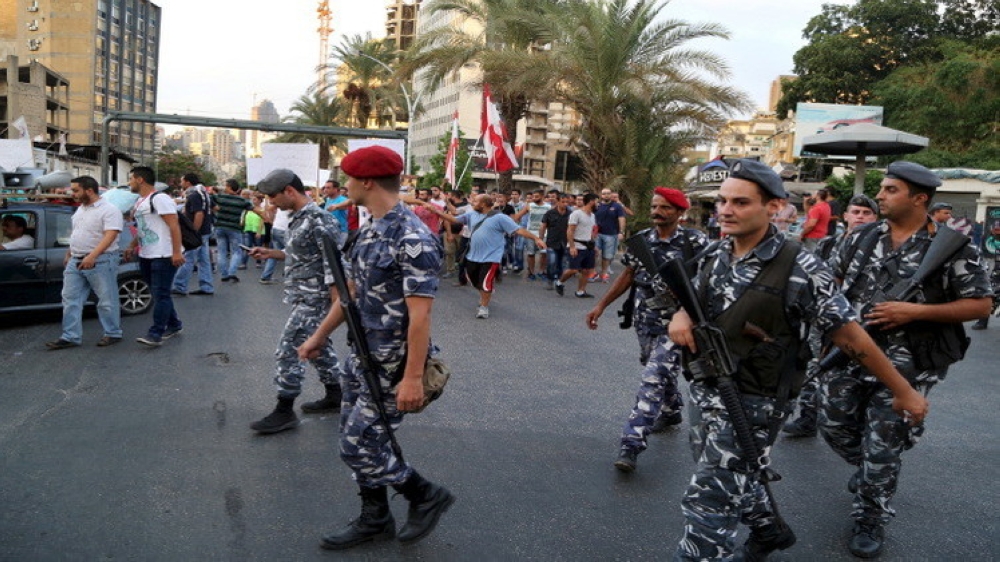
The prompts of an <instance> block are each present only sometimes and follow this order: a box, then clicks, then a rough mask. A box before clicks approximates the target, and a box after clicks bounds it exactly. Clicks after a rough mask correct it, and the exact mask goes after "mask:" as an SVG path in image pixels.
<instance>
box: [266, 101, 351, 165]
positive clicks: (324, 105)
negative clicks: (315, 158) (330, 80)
mask: <svg viewBox="0 0 1000 562" xmlns="http://www.w3.org/2000/svg"><path fill="white" fill-rule="evenodd" d="M291 111H292V113H293V115H290V116H288V117H285V118H284V119H283V121H286V122H289V123H295V124H298V125H322V126H326V127H330V126H336V125H341V124H342V123H343V122H344V121H346V120H347V118H348V112H347V109H346V107H345V104H344V103H343V102H342V101H341V100H339V99H337V98H334V97H328V96H327V95H325V94H324V93H322V92H312V93H311V94H306V95H303V96H300V97H299V99H297V100H295V103H293V104H292V107H291ZM275 141H276V142H311V143H316V144H318V145H319V167H320V168H321V169H323V170H329V169H330V149H331V148H333V147H334V146H336V145H337V144H338V139H337V138H336V137H332V136H329V135H318V134H312V133H285V134H283V135H281V136H279V137H278V138H276V139H275Z"/></svg>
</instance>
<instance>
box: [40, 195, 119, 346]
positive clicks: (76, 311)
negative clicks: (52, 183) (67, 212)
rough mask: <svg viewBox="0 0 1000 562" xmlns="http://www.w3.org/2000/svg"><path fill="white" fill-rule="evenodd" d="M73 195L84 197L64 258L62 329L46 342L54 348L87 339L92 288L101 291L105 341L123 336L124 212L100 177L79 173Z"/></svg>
mask: <svg viewBox="0 0 1000 562" xmlns="http://www.w3.org/2000/svg"><path fill="white" fill-rule="evenodd" d="M70 189H71V190H72V193H73V200H75V201H76V202H77V203H80V206H79V207H77V209H76V212H74V213H73V230H72V233H71V234H70V237H69V250H68V251H67V252H66V257H65V258H64V259H63V264H64V266H65V267H64V269H63V288H62V306H63V319H62V335H61V336H60V337H59V339H57V340H55V341H50V342H48V343H46V344H45V345H46V346H47V347H48V348H49V349H66V348H68V347H77V346H78V345H80V342H81V341H82V339H83V305H84V304H85V303H86V302H87V297H88V296H89V295H90V292H91V291H93V292H94V294H95V295H97V317H98V318H99V319H100V321H101V327H102V328H104V336H103V337H101V339H100V340H98V341H97V345H98V346H99V347H106V346H109V345H113V344H116V343H118V342H120V341H122V317H121V306H120V304H119V302H118V262H119V261H120V259H121V258H120V255H119V253H118V235H119V234H121V231H122V226H123V221H122V213H121V211H119V210H118V207H115V206H114V205H112V204H111V203H109V202H108V201H106V200H104V199H101V196H100V194H99V188H98V185H97V180H95V179H94V178H92V177H90V176H80V177H78V178H74V179H73V180H72V181H71V182H70Z"/></svg>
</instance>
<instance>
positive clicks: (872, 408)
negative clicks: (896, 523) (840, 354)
mask: <svg viewBox="0 0 1000 562" xmlns="http://www.w3.org/2000/svg"><path fill="white" fill-rule="evenodd" d="M933 386H934V385H933V383H922V384H916V385H914V388H916V389H917V391H918V392H921V393H922V394H924V395H925V396H926V395H927V393H928V392H929V391H930V389H931V387H933ZM820 397H821V405H822V407H821V409H820V416H819V431H820V433H821V434H822V435H823V438H824V439H825V440H826V442H827V443H829V445H830V447H831V448H833V450H834V451H835V452H836V453H837V454H838V455H840V456H841V457H843V458H844V460H846V461H847V462H848V463H850V464H852V465H854V466H857V467H858V471H859V472H860V476H861V483H860V485H859V486H858V491H857V493H856V494H855V495H854V504H853V508H854V509H853V511H852V512H851V517H853V518H854V519H856V520H859V521H867V522H879V523H882V524H885V523H888V522H889V520H890V519H891V518H892V516H894V515H895V514H896V512H895V510H893V509H892V507H890V506H889V501H890V500H891V499H892V496H893V494H895V493H896V485H897V482H898V480H899V470H900V467H901V466H902V462H901V459H900V455H901V454H902V452H903V451H905V450H907V449H910V448H912V447H913V446H914V445H916V444H917V441H918V440H919V438H920V436H921V435H922V434H923V432H924V427H923V425H922V424H921V425H918V426H913V427H911V426H910V425H909V424H907V423H906V422H904V421H903V418H902V417H901V416H899V415H898V414H897V413H896V412H894V411H893V410H892V392H890V391H889V389H888V388H886V387H885V385H883V384H882V383H880V382H871V381H866V380H862V379H861V378H860V377H859V376H858V375H857V374H851V373H850V372H848V371H846V370H844V369H835V370H833V371H830V372H827V373H824V374H823V376H822V386H821V391H820Z"/></svg>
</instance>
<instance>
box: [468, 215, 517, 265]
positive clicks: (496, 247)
mask: <svg viewBox="0 0 1000 562" xmlns="http://www.w3.org/2000/svg"><path fill="white" fill-rule="evenodd" d="M456 218H458V220H459V222H461V223H463V224H465V225H466V226H468V227H469V228H470V229H472V230H474V231H475V232H473V233H472V238H471V239H470V240H469V253H468V254H467V256H466V257H467V258H468V259H469V260H470V261H474V262H478V263H500V260H501V259H502V258H503V251H504V248H505V246H506V244H507V239H506V238H504V235H506V234H510V233H511V232H514V231H515V230H517V229H518V228H520V227H518V226H517V223H516V222H514V219H512V218H510V217H509V216H507V215H504V214H501V213H497V214H495V215H492V216H488V215H484V214H482V213H478V212H476V211H469V212H468V213H465V214H464V215H462V216H460V217H456ZM484 221H485V222H484ZM480 223H482V224H480Z"/></svg>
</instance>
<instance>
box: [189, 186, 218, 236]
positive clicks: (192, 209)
mask: <svg viewBox="0 0 1000 562" xmlns="http://www.w3.org/2000/svg"><path fill="white" fill-rule="evenodd" d="M206 199H209V198H208V194H207V193H206V192H204V191H201V190H198V189H189V190H188V193H187V198H186V199H185V200H184V215H185V216H186V217H187V218H189V219H191V224H194V215H195V214H196V213H205V216H204V218H202V221H201V230H200V231H199V232H198V234H201V235H202V236H204V235H206V234H211V233H212V221H211V220H210V218H209V212H210V209H209V207H208V204H209V203H208V201H206Z"/></svg>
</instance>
